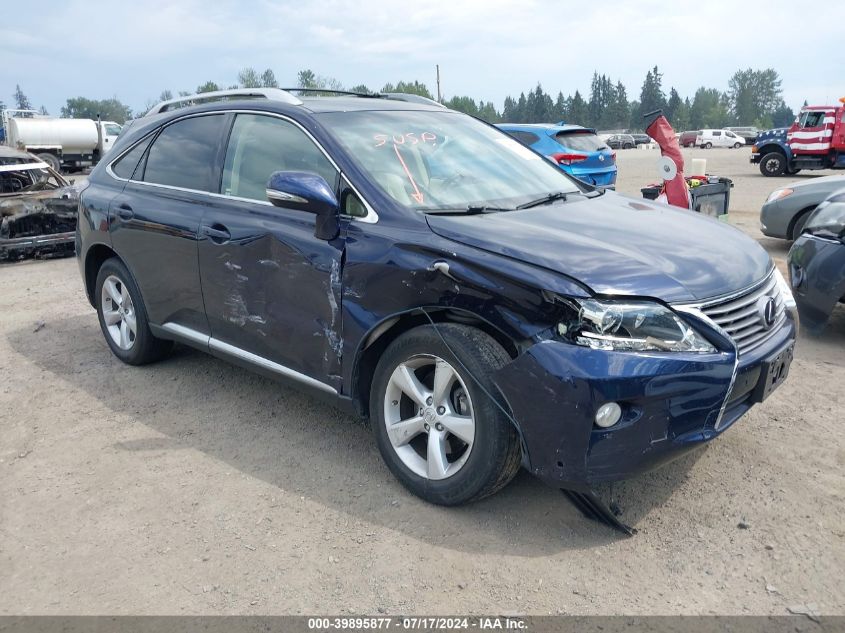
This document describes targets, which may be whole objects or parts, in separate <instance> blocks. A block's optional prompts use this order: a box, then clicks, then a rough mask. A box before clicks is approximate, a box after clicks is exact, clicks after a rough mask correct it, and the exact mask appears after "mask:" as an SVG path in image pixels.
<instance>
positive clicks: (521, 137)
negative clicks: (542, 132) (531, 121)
mask: <svg viewBox="0 0 845 633" xmlns="http://www.w3.org/2000/svg"><path fill="white" fill-rule="evenodd" d="M508 134H510V135H511V136H512V137H514V138H515V139H516V140H517V141H519V142H520V143H522V144H523V145H533V144H534V143H536V142H537V141H539V140H540V137H539V136H537V135H536V134H533V133H531V132H523V131H520V130H514V131H512V132H508Z"/></svg>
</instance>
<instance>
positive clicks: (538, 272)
mask: <svg viewBox="0 0 845 633" xmlns="http://www.w3.org/2000/svg"><path fill="white" fill-rule="evenodd" d="M397 231H398V229H397V227H395V226H391V220H383V221H379V223H378V224H367V225H363V224H359V223H355V222H352V223H350V224H349V227H348V230H347V242H346V258H345V265H344V269H343V304H342V308H343V310H342V311H343V328H344V340H343V344H344V350H343V357H344V364H343V376H344V382H343V393H344V394H346V395H349V396H352V397H355V396H356V383H355V381H356V376H355V370H356V365H357V360H358V359H359V358H360V356H361V354H362V352H363V350H364V349H365V347H366V346H367V345H368V344H369V343H370V342H371V341H372V339H373V338H374V337H377V336H378V335H379V334H380V333H381V331H382V330H383V326H384V325H385V324H389V323H390V322H391V320H394V319H395V318H396V317H398V316H401V315H403V314H407V313H413V312H414V311H415V310H416V309H418V308H434V309H437V308H447V309H449V310H452V311H454V312H455V313H465V314H466V315H471V316H472V317H474V318H476V319H480V320H482V321H485V322H486V323H488V324H489V325H490V326H491V327H493V328H495V329H497V330H499V331H500V332H501V333H502V334H503V335H504V336H505V337H507V338H508V339H510V340H512V341H514V342H519V341H530V340H531V339H532V338H534V337H536V336H538V335H540V333H541V332H543V331H544V330H547V329H548V328H549V326H550V325H551V324H552V323H553V322H554V315H555V312H554V309H553V307H552V306H551V304H549V302H547V301H545V300H544V299H543V296H542V292H541V291H540V290H539V289H540V288H543V289H547V290H549V291H551V292H559V293H561V294H567V295H575V296H583V295H584V294H585V293H586V290H585V288H584V287H583V286H580V285H578V284H577V283H575V282H573V281H571V280H567V278H565V277H564V276H562V275H560V274H557V273H551V272H549V271H544V270H542V269H540V268H537V267H534V266H531V265H526V264H523V263H520V262H516V261H513V260H509V259H507V258H504V257H501V256H498V255H494V254H488V253H483V252H479V251H477V250H475V249H472V248H471V247H467V246H464V245H462V244H458V243H456V242H452V241H450V240H447V239H444V238H442V237H439V236H437V235H436V234H434V233H432V232H431V231H429V230H428V227H427V225H426V223H425V219H424V216H422V214H420V219H419V222H418V223H412V222H404V223H403V225H402V230H401V235H402V238H403V239H402V240H401V241H400V240H397V239H396V234H397ZM438 262H440V263H445V264H447V265H448V271H449V272H448V274H444V273H443V272H442V270H443V269H442V268H441V269H439V270H438V269H437V268H435V267H434V264H435V263H438ZM417 312H418V311H417ZM363 388H364V389H366V388H367V386H366V385H363Z"/></svg>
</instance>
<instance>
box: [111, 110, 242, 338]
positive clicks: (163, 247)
mask: <svg viewBox="0 0 845 633" xmlns="http://www.w3.org/2000/svg"><path fill="white" fill-rule="evenodd" d="M227 116H228V115H224V114H206V115H202V116H193V117H189V118H184V119H179V120H177V121H175V122H174V123H170V124H168V125H167V126H165V127H164V128H163V129H162V130H161V132H160V133H159V134H158V136H156V137H155V138H154V139H152V137H150V138H149V139H147V142H148V143H149V142H150V141H151V143H149V146H148V147H143V144H141V145H139V146H137V147H136V148H135V149H134V150H133V151H134V152H138V151H143V156H142V157H141V160H140V162H139V163H138V164H137V166H135V167H132V168H129V167H127V171H126V172H121V169H122V165H121V163H122V162H123V160H124V159H121V160H120V161H117V162H116V163H115V165H114V167H113V170H114V173H115V175H116V176H117V177H119V178H120V177H124V176H126V177H128V182H127V183H126V187H125V188H124V189H123V192H122V193H121V194H120V195H119V196H117V197H116V198H115V199H114V200H113V201H112V203H111V206H110V211H109V219H110V231H111V237H112V245H113V247H114V249H115V251H116V252H117V254H118V255H120V257H121V258H123V260H124V262H126V265H127V266H128V267H129V270H130V271H131V272H132V275H133V276H134V277H135V281H136V282H137V283H138V286H139V287H140V289H141V295H142V296H143V298H144V305H145V307H146V309H147V314H148V316H149V319H150V322H152V323H153V324H155V325H167V326H169V327H171V328H172V327H174V326H176V327H177V328H189V329H190V330H192V331H194V332H197V333H201V334H208V322H207V320H206V318H205V306H204V305H203V300H202V290H201V287H200V277H199V264H198V261H197V238H198V236H199V227H200V220H201V219H202V216H203V213H204V212H205V210H206V208H207V207H208V205H209V204H211V203H212V202H213V201H214V198H213V197H212V196H211V193H210V192H212V191H215V190H216V189H217V184H216V183H218V182H219V181H220V165H221V164H222V161H221V150H222V147H223V138H224V136H223V133H224V130H225V129H226V125H225V122H226V120H227ZM130 153H131V152H130ZM128 158H129V154H127V155H126V159H128ZM121 173H122V174H123V175H122V176H121Z"/></svg>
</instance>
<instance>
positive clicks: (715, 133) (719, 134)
mask: <svg viewBox="0 0 845 633" xmlns="http://www.w3.org/2000/svg"><path fill="white" fill-rule="evenodd" d="M713 136H722V133H721V132H713Z"/></svg>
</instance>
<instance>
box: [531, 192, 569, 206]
mask: <svg viewBox="0 0 845 633" xmlns="http://www.w3.org/2000/svg"><path fill="white" fill-rule="evenodd" d="M570 193H575V192H569V193H567V192H564V191H554V192H552V193H550V194H548V195H546V196H543V197H542V198H537V199H536V200H531V201H530V202H525V203H523V204H519V205H517V206H516V208H517V209H530V208H531V207H539V206H540V205H542V204H551V203H552V202H554V201H555V200H564V201H565V200H566V197H567V196H568V195H569V194H570Z"/></svg>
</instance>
